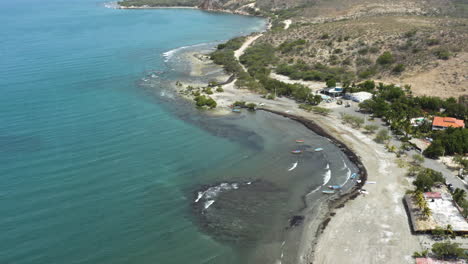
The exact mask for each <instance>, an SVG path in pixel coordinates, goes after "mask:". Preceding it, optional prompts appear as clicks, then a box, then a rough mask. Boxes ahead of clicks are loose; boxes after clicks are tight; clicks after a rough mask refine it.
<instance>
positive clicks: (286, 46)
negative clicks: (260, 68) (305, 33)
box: [278, 39, 306, 53]
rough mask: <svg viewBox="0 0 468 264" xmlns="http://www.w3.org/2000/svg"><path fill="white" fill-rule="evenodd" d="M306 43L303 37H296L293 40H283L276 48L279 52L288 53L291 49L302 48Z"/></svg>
mask: <svg viewBox="0 0 468 264" xmlns="http://www.w3.org/2000/svg"><path fill="white" fill-rule="evenodd" d="M304 44H306V41H305V40H304V39H298V40H294V41H285V42H283V43H282V44H281V45H279V47H278V50H279V51H280V52H281V53H289V52H291V51H293V50H297V49H302V48H303V47H304Z"/></svg>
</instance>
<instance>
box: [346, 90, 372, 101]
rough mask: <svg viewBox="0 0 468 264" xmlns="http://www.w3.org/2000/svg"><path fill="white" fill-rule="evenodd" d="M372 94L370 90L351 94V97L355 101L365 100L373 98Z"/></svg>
mask: <svg viewBox="0 0 468 264" xmlns="http://www.w3.org/2000/svg"><path fill="white" fill-rule="evenodd" d="M371 98H372V94H371V93H368V92H357V93H352V94H350V99H351V100H353V101H355V102H359V103H361V102H364V101H365V100H368V99H371Z"/></svg>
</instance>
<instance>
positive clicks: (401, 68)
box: [392, 63, 405, 73]
mask: <svg viewBox="0 0 468 264" xmlns="http://www.w3.org/2000/svg"><path fill="white" fill-rule="evenodd" d="M404 70H405V65H404V64H402V63H398V64H397V65H395V67H393V69H392V72H393V73H402V72H403V71H404Z"/></svg>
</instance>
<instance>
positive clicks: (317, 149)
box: [314, 148, 323, 152]
mask: <svg viewBox="0 0 468 264" xmlns="http://www.w3.org/2000/svg"><path fill="white" fill-rule="evenodd" d="M314 150H315V152H319V151H322V150H323V148H316V149H314Z"/></svg>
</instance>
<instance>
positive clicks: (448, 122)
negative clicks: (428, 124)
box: [432, 116, 465, 130]
mask: <svg viewBox="0 0 468 264" xmlns="http://www.w3.org/2000/svg"><path fill="white" fill-rule="evenodd" d="M448 127H455V128H458V127H461V128H464V127H465V121H463V120H460V119H456V118H453V117H440V116H435V117H434V120H433V121H432V130H444V129H447V128H448Z"/></svg>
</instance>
